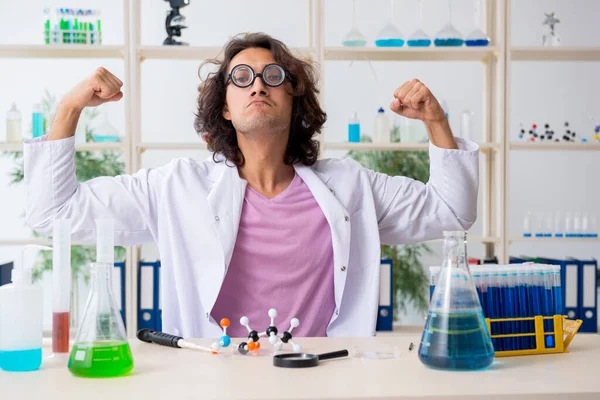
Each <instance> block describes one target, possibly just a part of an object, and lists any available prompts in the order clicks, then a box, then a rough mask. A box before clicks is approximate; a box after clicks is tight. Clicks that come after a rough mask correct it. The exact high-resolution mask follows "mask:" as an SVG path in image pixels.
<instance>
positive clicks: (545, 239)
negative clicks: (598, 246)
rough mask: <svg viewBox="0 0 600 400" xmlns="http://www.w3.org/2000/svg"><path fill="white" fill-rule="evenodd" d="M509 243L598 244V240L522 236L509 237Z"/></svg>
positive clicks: (599, 240) (599, 239)
mask: <svg viewBox="0 0 600 400" xmlns="http://www.w3.org/2000/svg"><path fill="white" fill-rule="evenodd" d="M508 241H509V243H515V242H523V243H528V242H529V243H531V242H540V243H541V242H553V243H561V242H563V243H599V242H600V238H597V237H596V238H586V237H574V238H568V237H562V238H557V237H529V238H526V237H523V236H511V237H510V238H509V239H508Z"/></svg>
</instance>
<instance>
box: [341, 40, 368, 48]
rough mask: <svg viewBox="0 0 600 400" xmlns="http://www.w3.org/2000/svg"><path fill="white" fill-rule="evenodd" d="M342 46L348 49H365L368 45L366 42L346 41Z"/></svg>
mask: <svg viewBox="0 0 600 400" xmlns="http://www.w3.org/2000/svg"><path fill="white" fill-rule="evenodd" d="M342 45H344V46H346V47H363V46H366V45H367V41H366V40H344V41H343V42H342Z"/></svg>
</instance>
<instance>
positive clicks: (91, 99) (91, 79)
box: [60, 67, 123, 112]
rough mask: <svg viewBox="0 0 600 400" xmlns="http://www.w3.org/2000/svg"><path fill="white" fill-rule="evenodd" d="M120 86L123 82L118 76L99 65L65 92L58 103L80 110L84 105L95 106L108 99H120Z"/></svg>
mask: <svg viewBox="0 0 600 400" xmlns="http://www.w3.org/2000/svg"><path fill="white" fill-rule="evenodd" d="M121 87H123V82H121V80H120V79H119V78H117V77H116V76H114V75H113V74H112V73H110V71H108V70H107V69H105V68H103V67H100V68H98V69H97V70H96V71H94V72H93V73H92V74H91V75H90V76H88V77H87V78H85V79H84V80H83V81H81V82H79V83H78V84H77V85H76V86H75V87H74V88H73V89H71V90H70V91H69V92H68V93H67V94H65V95H64V97H63V98H62V99H61V101H60V103H61V105H62V106H64V107H68V108H70V109H72V110H74V111H77V112H81V111H82V110H83V109H84V108H85V107H96V106H99V105H100V104H103V103H106V102H109V101H119V100H121V98H122V97H123V92H121Z"/></svg>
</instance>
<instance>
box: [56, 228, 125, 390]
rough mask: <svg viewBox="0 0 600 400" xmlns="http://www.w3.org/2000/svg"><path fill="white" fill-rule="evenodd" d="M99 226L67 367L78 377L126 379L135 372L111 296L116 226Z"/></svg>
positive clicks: (122, 325) (119, 316)
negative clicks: (87, 289)
mask: <svg viewBox="0 0 600 400" xmlns="http://www.w3.org/2000/svg"><path fill="white" fill-rule="evenodd" d="M96 224H97V228H98V229H97V235H98V236H97V260H96V262H95V263H92V288H91V291H90V294H89V297H88V300H87V305H86V309H85V313H84V316H83V319H82V321H81V324H80V326H79V330H78V332H77V339H76V341H75V345H74V346H73V349H72V350H71V356H70V358H69V364H68V367H69V370H70V371H71V373H72V374H73V375H75V376H79V377H86V378H109V377H118V376H125V375H129V373H130V372H131V371H132V370H133V357H132V355H131V349H130V347H129V343H128V342H127V339H126V333H125V326H124V324H123V320H122V319H121V314H120V312H119V309H118V307H117V304H116V302H115V299H114V296H113V293H112V283H111V274H112V269H113V267H114V223H113V221H112V220H96Z"/></svg>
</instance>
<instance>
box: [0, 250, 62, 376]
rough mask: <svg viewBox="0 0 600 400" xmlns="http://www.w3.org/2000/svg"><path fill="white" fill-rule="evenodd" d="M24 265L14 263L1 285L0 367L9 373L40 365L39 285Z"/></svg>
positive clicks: (40, 309) (35, 367) (40, 288)
mask: <svg viewBox="0 0 600 400" xmlns="http://www.w3.org/2000/svg"><path fill="white" fill-rule="evenodd" d="M28 248H37V249H46V250H51V248H50V247H46V246H39V245H28V246H25V248H24V249H23V253H24V252H25V250H27V249H28ZM23 265H24V263H23V261H22V260H21V262H20V265H19V264H16V265H15V266H14V268H13V270H12V278H11V280H12V283H10V284H8V285H4V286H2V287H0V369H2V370H4V371H10V372H28V371H35V370H37V369H39V368H40V366H41V364H42V336H43V330H42V329H43V328H42V322H43V293H42V287H41V286H40V285H39V284H34V283H33V279H32V270H31V268H27V269H25V268H24V266H23Z"/></svg>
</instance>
